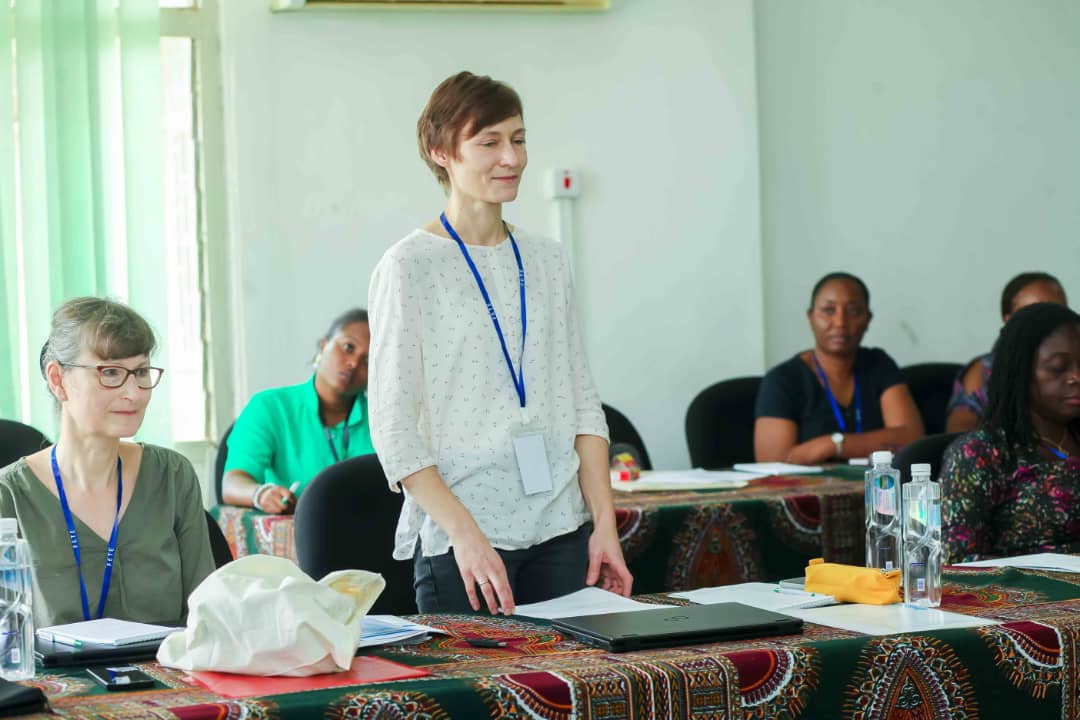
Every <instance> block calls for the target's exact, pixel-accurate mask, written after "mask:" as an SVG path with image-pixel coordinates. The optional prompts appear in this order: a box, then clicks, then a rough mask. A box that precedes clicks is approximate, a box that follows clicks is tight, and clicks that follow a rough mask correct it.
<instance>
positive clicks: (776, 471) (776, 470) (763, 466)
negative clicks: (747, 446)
mask: <svg viewBox="0 0 1080 720" xmlns="http://www.w3.org/2000/svg"><path fill="white" fill-rule="evenodd" d="M735 469H736V470H738V471H740V472H745V473H753V474H754V475H811V474H813V473H819V472H821V470H822V468H821V467H820V466H817V465H791V464H788V463H782V462H771V463H735Z"/></svg>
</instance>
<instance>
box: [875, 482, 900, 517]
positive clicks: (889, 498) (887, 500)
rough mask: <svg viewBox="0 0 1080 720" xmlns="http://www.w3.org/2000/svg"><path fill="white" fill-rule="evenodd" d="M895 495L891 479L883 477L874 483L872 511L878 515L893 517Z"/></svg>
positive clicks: (894, 512)
mask: <svg viewBox="0 0 1080 720" xmlns="http://www.w3.org/2000/svg"><path fill="white" fill-rule="evenodd" d="M879 483H880V484H879ZM886 484H887V487H886V486H885V485H886ZM895 495H896V493H895V492H893V489H892V478H890V477H884V478H881V479H880V480H879V481H878V482H876V483H874V511H875V512H877V513H878V514H879V515H895V514H896V500H895Z"/></svg>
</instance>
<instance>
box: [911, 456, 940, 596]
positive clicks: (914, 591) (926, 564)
mask: <svg viewBox="0 0 1080 720" xmlns="http://www.w3.org/2000/svg"><path fill="white" fill-rule="evenodd" d="M903 495H904V513H903V518H904V602H905V603H906V604H908V605H918V606H920V607H937V606H939V605H941V486H940V485H938V484H937V483H936V482H933V481H932V480H931V479H930V466H929V465H927V464H923V463H920V464H917V465H912V466H911V482H909V483H908V484H907V485H905V486H904V490H903Z"/></svg>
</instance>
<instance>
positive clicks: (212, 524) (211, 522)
mask: <svg viewBox="0 0 1080 720" xmlns="http://www.w3.org/2000/svg"><path fill="white" fill-rule="evenodd" d="M206 529H207V531H208V532H209V533H210V552H211V553H213V555H214V567H221V566H222V565H224V564H225V563H230V562H232V561H233V556H232V550H231V549H229V541H228V540H226V539H225V533H223V532H222V531H221V526H220V525H218V524H217V520H215V519H214V516H213V515H211V514H210V513H209V511H206Z"/></svg>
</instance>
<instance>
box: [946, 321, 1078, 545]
mask: <svg viewBox="0 0 1080 720" xmlns="http://www.w3.org/2000/svg"><path fill="white" fill-rule="evenodd" d="M995 357H996V358H997V362H996V363H995V365H994V374H993V375H991V376H990V386H989V391H990V392H989V404H988V405H987V408H986V418H985V419H984V420H983V423H982V425H981V426H980V427H979V429H978V430H976V431H975V432H973V433H969V434H967V435H964V436H962V437H959V438H957V439H956V441H955V442H954V443H953V444H952V445H950V446H949V449H948V450H946V451H945V457H944V459H943V461H942V473H941V522H942V541H943V544H944V549H945V561H946V562H954V563H955V562H966V561H969V560H977V559H980V558H986V557H1009V556H1012V555H1022V554H1025V553H1036V552H1077V551H1080V315H1077V314H1076V313H1075V312H1073V311H1072V310H1069V309H1068V308H1067V307H1065V306H1063V305H1058V304H1052V303H1038V304H1036V305H1029V306H1028V307H1025V308H1023V309H1021V310H1018V311H1017V312H1016V313H1014V314H1013V316H1012V317H1011V318H1010V319H1009V322H1008V323H1006V324H1005V329H1004V330H1002V331H1001V336H1000V337H999V338H998V342H997V352H996V354H995Z"/></svg>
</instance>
